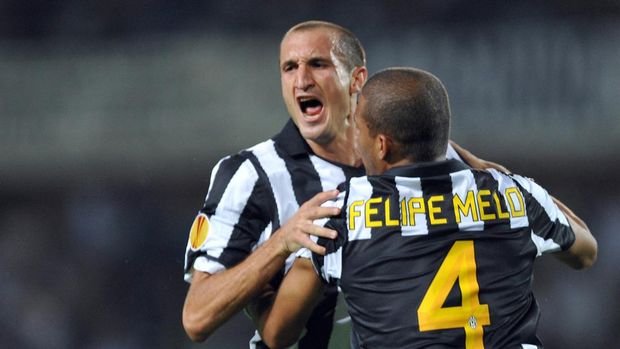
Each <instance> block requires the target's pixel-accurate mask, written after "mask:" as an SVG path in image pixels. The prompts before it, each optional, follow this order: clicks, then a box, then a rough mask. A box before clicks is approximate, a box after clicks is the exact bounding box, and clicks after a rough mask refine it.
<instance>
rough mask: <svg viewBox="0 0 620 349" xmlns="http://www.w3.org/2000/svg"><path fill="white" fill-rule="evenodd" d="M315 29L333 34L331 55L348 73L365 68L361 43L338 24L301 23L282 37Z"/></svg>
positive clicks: (315, 21) (364, 55)
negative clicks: (357, 68) (356, 68)
mask: <svg viewBox="0 0 620 349" xmlns="http://www.w3.org/2000/svg"><path fill="white" fill-rule="evenodd" d="M316 29H324V30H329V31H332V32H333V33H334V34H335V35H334V37H333V43H332V45H333V53H334V54H335V55H336V57H337V58H338V60H339V61H340V63H342V64H343V65H344V67H345V68H346V69H347V70H348V71H352V70H353V69H354V68H355V67H365V66H366V52H365V51H364V47H363V46H362V43H361V42H360V41H359V39H358V38H357V37H356V36H355V34H353V32H352V31H350V30H349V29H347V28H344V27H342V26H339V25H338V24H335V23H331V22H325V21H317V20H313V21H306V22H301V23H299V24H296V25H295V26H293V27H292V28H291V29H289V30H288V31H287V32H286V34H284V37H286V36H287V35H289V34H290V33H294V32H300V31H310V30H316Z"/></svg>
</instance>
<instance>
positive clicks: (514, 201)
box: [487, 169, 530, 229]
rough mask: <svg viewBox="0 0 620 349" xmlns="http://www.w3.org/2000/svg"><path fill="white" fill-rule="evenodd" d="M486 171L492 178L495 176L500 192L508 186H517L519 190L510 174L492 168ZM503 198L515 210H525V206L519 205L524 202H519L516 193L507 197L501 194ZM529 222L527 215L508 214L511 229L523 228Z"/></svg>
mask: <svg viewBox="0 0 620 349" xmlns="http://www.w3.org/2000/svg"><path fill="white" fill-rule="evenodd" d="M487 171H488V172H490V173H491V175H492V176H493V178H495V180H496V181H497V182H498V188H499V191H500V193H506V190H507V189H508V188H517V189H518V190H519V192H521V189H520V188H518V187H517V184H516V183H515V182H514V180H512V178H511V177H510V176H508V175H506V174H503V173H501V172H499V171H497V170H494V169H488V170H487ZM508 195H509V196H510V195H511V194H508ZM503 199H504V200H503V203H504V205H512V206H513V207H514V210H515V211H525V207H521V206H520V205H521V204H523V205H525V203H524V202H523V203H521V201H520V200H519V198H518V197H517V196H516V195H513V196H512V197H507V196H506V195H503ZM506 207H507V206H506ZM529 224H530V222H529V220H528V219H527V215H523V216H521V217H515V216H514V215H512V214H511V215H510V228H511V229H517V228H525V227H527V226H528V225H529Z"/></svg>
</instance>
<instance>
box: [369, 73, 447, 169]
mask: <svg viewBox="0 0 620 349" xmlns="http://www.w3.org/2000/svg"><path fill="white" fill-rule="evenodd" d="M361 95H362V98H364V100H365V103H364V110H360V116H362V118H363V119H364V121H365V122H366V125H367V127H368V129H369V132H370V134H371V135H373V136H374V135H376V134H379V133H381V134H384V135H386V136H388V137H390V138H391V139H392V141H393V142H394V143H395V147H394V151H393V153H392V154H390V157H389V158H388V159H386V160H387V161H389V162H395V161H398V160H400V159H403V158H408V159H410V160H412V161H415V162H423V161H433V160H436V159H437V158H439V157H441V156H443V155H445V153H446V148H447V146H448V139H449V137H450V105H449V101H448V93H447V92H446V89H445V87H444V86H443V84H442V83H441V81H440V80H439V79H438V78H437V77H435V76H434V75H433V74H431V73H429V72H426V71H424V70H420V69H414V68H390V69H386V70H382V71H380V72H378V73H376V74H375V75H373V76H372V77H370V78H369V79H368V81H367V82H366V84H365V85H364V88H363V89H362V93H361Z"/></svg>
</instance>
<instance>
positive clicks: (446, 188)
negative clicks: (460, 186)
mask: <svg viewBox="0 0 620 349" xmlns="http://www.w3.org/2000/svg"><path fill="white" fill-rule="evenodd" d="M420 182H421V186H422V193H423V196H424V202H425V204H426V220H427V227H428V231H429V234H433V233H449V232H455V231H457V230H458V229H459V226H458V225H457V224H456V219H455V218H454V207H453V205H452V178H451V177H450V175H449V174H446V175H441V176H433V177H421V178H420Z"/></svg>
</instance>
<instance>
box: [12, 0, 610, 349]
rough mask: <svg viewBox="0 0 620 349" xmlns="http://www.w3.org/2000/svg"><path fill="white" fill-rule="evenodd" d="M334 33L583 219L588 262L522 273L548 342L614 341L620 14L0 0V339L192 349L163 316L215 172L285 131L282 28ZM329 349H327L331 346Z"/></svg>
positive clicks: (600, 3)
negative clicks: (417, 71)
mask: <svg viewBox="0 0 620 349" xmlns="http://www.w3.org/2000/svg"><path fill="white" fill-rule="evenodd" d="M307 19H324V20H331V21H335V22H337V23H340V24H342V25H344V26H347V27H349V28H351V29H352V30H353V31H354V32H356V33H357V34H358V36H359V37H360V39H361V40H362V42H363V43H364V45H365V47H366V50H367V54H368V60H369V64H368V66H369V68H370V71H371V72H375V71H377V70H379V69H382V68H384V67H387V66H395V65H406V66H417V67H420V68H423V69H427V70H429V71H431V72H433V73H435V74H436V75H437V76H439V77H440V78H441V79H442V80H443V81H444V82H445V84H446V86H447V88H448V91H449V93H450V96H451V100H452V107H453V114H454V123H453V133H452V138H453V139H454V140H456V141H457V142H458V143H460V144H462V145H464V146H465V147H467V148H469V149H471V150H472V151H473V152H474V153H476V154H479V155H480V156H482V157H484V158H488V159H491V160H496V161H498V162H501V163H504V164H505V165H507V166H508V167H509V168H511V169H513V170H514V171H516V172H519V173H523V174H527V175H529V176H531V177H534V178H535V179H536V180H537V181H538V182H539V183H541V184H543V185H544V186H546V187H547V188H548V189H549V190H550V191H551V192H552V194H555V195H557V196H558V197H560V198H563V199H564V201H565V202H566V203H567V204H568V205H569V206H571V207H573V208H574V209H575V211H576V212H577V213H578V214H580V215H581V216H582V217H584V218H585V219H586V221H588V222H589V224H590V227H591V229H592V231H593V232H594V233H595V235H596V237H597V238H598V242H599V248H600V254H599V261H598V264H597V265H596V266H595V267H594V268H593V269H591V270H588V271H586V272H575V271H571V270H569V269H567V268H565V267H564V266H563V265H560V263H559V262H557V261H556V260H554V259H553V258H546V259H543V260H540V261H539V264H538V266H537V270H536V278H535V288H536V292H537V296H538V301H539V303H540V305H541V308H542V311H543V314H542V318H541V327H540V335H541V337H542V338H543V340H544V341H545V343H546V345H547V347H548V348H612V347H618V345H620V344H618V343H620V332H619V331H618V329H620V312H619V311H618V310H620V298H619V297H618V295H619V294H620V269H619V268H618V265H620V257H619V256H620V254H618V253H617V251H619V250H620V235H619V234H618V227H619V226H620V214H619V209H620V189H619V183H618V179H617V178H618V177H617V173H618V171H619V170H620V158H619V155H618V153H619V151H620V2H619V1H617V0H591V1H577V0H568V1H560V0H552V1H533V0H529V1H518V2H508V1H490V0H484V1H463V0H461V1H458V0H451V1H430V0H421V1H404V0H392V1H374V2H371V1H364V2H359V3H349V2H344V1H325V0H323V1H313V2H299V3H295V2H288V1H282V0H277V1H269V2H259V1H250V0H235V1H188V0H185V1H165V0H131V1H116V0H111V1H95V0H79V1H78V0H58V1H49V0H31V1H22V0H0V62H1V64H0V94H1V96H0V149H1V156H0V278H1V281H0V344H1V346H2V347H4V348H88V349H116V348H118V349H124V348H128V349H129V348H147V347H148V348H202V347H210V348H245V347H246V343H247V339H248V338H249V337H250V333H251V326H250V323H249V321H248V320H247V319H245V318H244V317H243V315H239V316H237V317H236V318H235V319H234V320H233V321H231V322H230V323H228V324H227V325H226V326H224V327H223V328H222V329H221V330H220V331H218V332H217V334H216V335H215V336H214V337H212V338H211V339H210V340H209V341H208V342H207V343H206V344H192V343H191V342H190V341H189V340H188V339H187V338H186V336H185V334H184V332H183V330H182V327H181V322H180V318H181V315H180V312H181V307H182V302H183V299H184V296H185V292H186V288H187V285H186V284H185V283H184V282H183V280H182V267H183V252H184V248H185V243H186V239H187V231H188V229H189V226H190V224H191V222H192V219H193V217H194V214H195V212H196V211H197V210H198V209H199V208H200V206H201V204H202V201H203V199H204V195H205V193H206V190H207V186H208V182H209V175H210V170H211V167H212V166H213V165H214V163H215V162H216V161H217V159H218V158H220V157H222V156H224V155H226V154H227V153H230V152H234V151H237V150H239V149H241V148H244V147H247V146H250V145H253V144H254V143H256V142H258V141H260V140H262V139H264V138H267V137H269V136H271V135H273V134H274V133H276V132H277V131H279V130H280V128H281V126H282V124H283V123H284V122H285V120H287V117H288V116H287V114H286V110H285V108H284V107H283V103H282V101H281V97H280V90H279V77H278V69H277V57H278V45H279V40H280V38H281V35H282V34H283V33H284V32H285V31H286V30H287V29H288V28H289V27H290V26H291V25H292V24H294V23H297V22H299V21H302V20H307ZM334 343H335V344H334V345H333V347H335V348H336V347H343V345H344V344H343V343H346V339H344V337H339V338H337V339H336V341H335V342H334Z"/></svg>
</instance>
